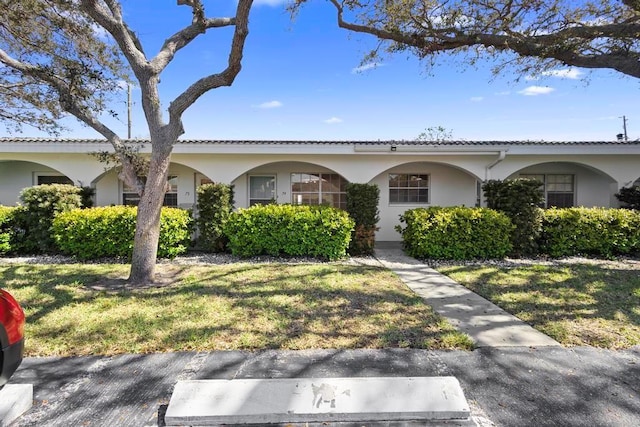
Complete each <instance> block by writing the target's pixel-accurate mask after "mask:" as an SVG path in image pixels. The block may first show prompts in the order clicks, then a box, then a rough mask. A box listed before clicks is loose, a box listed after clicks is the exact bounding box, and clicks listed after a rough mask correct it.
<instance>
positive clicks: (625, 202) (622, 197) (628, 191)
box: [616, 185, 640, 209]
mask: <svg viewBox="0 0 640 427" xmlns="http://www.w3.org/2000/svg"><path fill="white" fill-rule="evenodd" d="M616 198H617V199H618V200H619V201H620V203H622V207H623V208H626V209H640V186H637V185H635V186H633V187H623V188H621V189H620V192H619V193H616Z"/></svg>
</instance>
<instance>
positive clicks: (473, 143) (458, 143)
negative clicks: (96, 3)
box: [0, 137, 640, 146]
mask: <svg viewBox="0 0 640 427" xmlns="http://www.w3.org/2000/svg"><path fill="white" fill-rule="evenodd" d="M131 141H137V142H141V143H149V140H146V139H133V140H131ZM16 142H27V143H55V142H64V143H68V144H69V143H70V144H74V143H76V144H103V143H106V142H107V141H106V140H104V139H81V138H72V139H70V138H24V137H20V138H9V137H2V138H0V144H11V143H16ZM178 144H185V145H189V144H191V145H198V144H202V145H215V144H234V145H300V144H302V145H352V144H358V145H421V146H532V145H559V146H571V145H580V146H585V145H587V146H588V145H615V146H624V145H640V140H634V141H618V140H613V141H465V140H457V141H406V140H397V141H396V140H378V141H308V140H297V141H276V140H268V141H267V140H212V139H184V140H179V141H178Z"/></svg>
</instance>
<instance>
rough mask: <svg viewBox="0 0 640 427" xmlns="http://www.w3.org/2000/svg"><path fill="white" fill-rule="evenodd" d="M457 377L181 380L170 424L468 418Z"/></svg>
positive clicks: (168, 414) (168, 418)
mask: <svg viewBox="0 0 640 427" xmlns="http://www.w3.org/2000/svg"><path fill="white" fill-rule="evenodd" d="M469 416H470V409H469V405H468V404H467V401H466V399H465V397H464V394H463V392H462V388H461V387H460V383H459V382H458V380H457V379H456V378H454V377H384V378H383V377H367V378H277V379H234V380H198V381H179V382H178V383H177V384H176V387H175V389H174V391H173V395H172V396H171V401H170V402H169V407H168V408H167V412H166V414H165V423H166V425H217V424H269V423H296V422H310V423H313V422H356V421H357V422H365V421H370V422H373V421H411V420H424V421H427V420H429V421H433V420H465V419H468V418H469Z"/></svg>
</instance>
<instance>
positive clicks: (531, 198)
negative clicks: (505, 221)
mask: <svg viewBox="0 0 640 427" xmlns="http://www.w3.org/2000/svg"><path fill="white" fill-rule="evenodd" d="M541 185H542V183H541V182H540V181H536V180H530V179H514V180H506V181H499V180H490V181H487V182H485V183H484V184H483V185H482V191H484V195H485V198H486V200H487V207H488V208H489V209H495V210H497V211H501V212H504V213H505V214H506V215H507V216H508V217H509V218H510V219H511V222H512V223H513V225H514V229H513V232H512V234H511V244H512V246H513V249H512V255H515V256H522V255H535V254H536V253H537V252H538V247H537V242H538V236H539V235H540V227H541V224H542V209H540V205H541V204H542V203H543V201H544V196H543V194H542V192H541V191H540V186H541Z"/></svg>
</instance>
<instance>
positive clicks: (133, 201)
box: [122, 176, 178, 207]
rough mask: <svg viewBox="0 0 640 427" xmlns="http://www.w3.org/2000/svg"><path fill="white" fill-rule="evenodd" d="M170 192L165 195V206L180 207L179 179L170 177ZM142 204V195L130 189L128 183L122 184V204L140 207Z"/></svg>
mask: <svg viewBox="0 0 640 427" xmlns="http://www.w3.org/2000/svg"><path fill="white" fill-rule="evenodd" d="M167 182H168V183H169V190H167V192H166V193H165V194H164V201H163V203H162V204H163V206H173V207H176V206H178V177H177V176H169V177H168V179H167ZM138 203H140V195H139V194H138V193H137V192H136V190H135V189H133V188H131V187H129V186H128V185H127V184H126V183H124V182H123V183H122V204H123V205H126V206H138Z"/></svg>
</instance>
